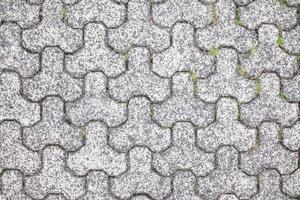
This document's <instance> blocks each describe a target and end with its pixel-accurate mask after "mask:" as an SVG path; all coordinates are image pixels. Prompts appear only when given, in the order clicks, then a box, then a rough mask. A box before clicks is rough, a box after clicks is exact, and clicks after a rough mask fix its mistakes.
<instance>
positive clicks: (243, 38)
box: [196, 0, 257, 52]
mask: <svg viewBox="0 0 300 200" xmlns="http://www.w3.org/2000/svg"><path fill="white" fill-rule="evenodd" d="M214 12H215V14H214V15H215V16H214V18H215V19H214V21H216V22H214V23H213V24H212V25H210V26H208V27H207V28H205V29H199V30H197V34H196V38H197V45H198V46H199V47H200V48H204V49H207V50H210V49H212V48H218V47H220V46H231V47H234V48H235V49H237V50H238V51H239V52H246V51H247V50H249V49H250V48H251V47H253V46H255V45H256V44H257V41H256V34H255V32H254V31H251V30H247V29H246V28H244V27H242V26H240V25H237V24H236V22H235V19H236V5H235V3H234V0H219V1H217V3H216V6H215V8H214Z"/></svg>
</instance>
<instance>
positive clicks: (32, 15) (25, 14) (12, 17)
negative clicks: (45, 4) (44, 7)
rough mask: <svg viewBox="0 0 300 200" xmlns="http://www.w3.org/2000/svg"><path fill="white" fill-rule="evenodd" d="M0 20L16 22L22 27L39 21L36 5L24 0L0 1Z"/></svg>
mask: <svg viewBox="0 0 300 200" xmlns="http://www.w3.org/2000/svg"><path fill="white" fill-rule="evenodd" d="M0 8H1V14H0V21H6V22H7V21H9V22H17V23H18V24H19V25H20V26H21V27H22V28H28V27H31V26H34V25H35V24H37V23H38V22H39V9H40V7H39V6H38V5H31V4H29V3H28V2H26V0H20V1H14V0H5V1H1V2H0Z"/></svg>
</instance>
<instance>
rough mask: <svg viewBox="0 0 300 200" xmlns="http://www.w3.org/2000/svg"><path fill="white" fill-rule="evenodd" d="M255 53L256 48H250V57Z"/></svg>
mask: <svg viewBox="0 0 300 200" xmlns="http://www.w3.org/2000/svg"><path fill="white" fill-rule="evenodd" d="M256 52H257V47H256V46H255V47H252V48H251V49H250V54H251V55H254V54H256Z"/></svg>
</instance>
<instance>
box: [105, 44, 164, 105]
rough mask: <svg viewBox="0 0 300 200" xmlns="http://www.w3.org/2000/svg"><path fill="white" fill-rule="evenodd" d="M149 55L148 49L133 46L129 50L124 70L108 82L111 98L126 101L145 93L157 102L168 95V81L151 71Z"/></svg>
mask: <svg viewBox="0 0 300 200" xmlns="http://www.w3.org/2000/svg"><path fill="white" fill-rule="evenodd" d="M149 56H150V55H149V51H148V50H147V49H145V48H133V49H132V51H130V52H129V58H128V69H127V70H126V72H124V74H122V75H120V76H119V77H117V78H111V79H110V80H109V82H108V88H109V91H110V94H111V97H112V98H114V99H117V100H118V101H128V100H129V99H130V98H131V97H133V96H140V95H145V96H147V97H149V98H150V100H151V101H154V102H157V101H163V100H164V99H166V98H167V96H169V93H170V87H169V85H170V84H169V83H170V81H169V80H168V79H163V78H161V77H159V76H158V75H156V74H154V73H153V72H152V71H151V69H150V68H151V66H150V60H149Z"/></svg>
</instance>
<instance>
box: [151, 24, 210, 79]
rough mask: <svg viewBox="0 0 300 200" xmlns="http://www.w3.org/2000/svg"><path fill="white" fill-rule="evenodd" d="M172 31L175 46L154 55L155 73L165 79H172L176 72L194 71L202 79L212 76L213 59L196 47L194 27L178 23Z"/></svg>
mask: <svg viewBox="0 0 300 200" xmlns="http://www.w3.org/2000/svg"><path fill="white" fill-rule="evenodd" d="M171 31H172V38H173V44H172V46H171V47H170V48H169V49H167V50H166V51H163V52H161V53H157V54H154V55H153V71H154V72H156V73H158V74H159V75H161V76H164V77H171V76H172V75H173V74H174V73H175V72H176V71H192V72H193V73H195V74H196V75H197V76H198V77H201V78H205V77H206V76H208V75H210V74H212V73H213V71H214V60H213V57H212V56H211V55H209V54H208V53H205V52H203V51H201V50H200V49H199V48H198V47H197V46H196V44H195V42H194V28H193V26H192V25H190V24H187V23H178V24H176V25H175V26H174V27H173V29H172V30H171Z"/></svg>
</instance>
